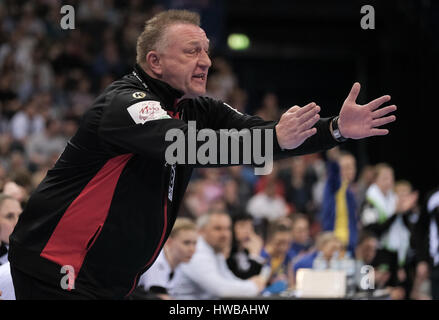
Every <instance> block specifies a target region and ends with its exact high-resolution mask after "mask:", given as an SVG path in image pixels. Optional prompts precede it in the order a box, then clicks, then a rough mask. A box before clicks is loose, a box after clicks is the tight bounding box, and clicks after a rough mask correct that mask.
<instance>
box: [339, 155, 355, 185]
mask: <svg viewBox="0 0 439 320" xmlns="http://www.w3.org/2000/svg"><path fill="white" fill-rule="evenodd" d="M339 164H340V173H341V178H342V180H343V181H346V182H348V183H351V182H352V181H354V179H355V175H356V173H357V168H356V165H355V158H354V157H353V156H351V155H344V156H342V157H341V158H340V161H339Z"/></svg>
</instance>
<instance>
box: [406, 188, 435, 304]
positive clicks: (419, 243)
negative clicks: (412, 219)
mask: <svg viewBox="0 0 439 320" xmlns="http://www.w3.org/2000/svg"><path fill="white" fill-rule="evenodd" d="M438 230H439V187H437V188H435V189H433V190H431V191H430V192H429V193H428V194H427V196H426V198H425V201H424V203H423V204H422V209H421V214H420V217H419V220H418V223H417V224H416V227H415V252H416V262H417V264H416V277H415V280H414V283H413V287H414V288H413V290H412V292H413V294H415V296H414V297H412V298H418V299H422V298H423V297H419V296H416V294H417V295H419V294H421V295H422V293H420V292H419V291H420V290H419V289H420V288H419V287H420V286H421V285H422V282H423V281H425V280H426V279H428V278H429V279H430V284H431V298H432V299H434V300H438V299H439V231H438Z"/></svg>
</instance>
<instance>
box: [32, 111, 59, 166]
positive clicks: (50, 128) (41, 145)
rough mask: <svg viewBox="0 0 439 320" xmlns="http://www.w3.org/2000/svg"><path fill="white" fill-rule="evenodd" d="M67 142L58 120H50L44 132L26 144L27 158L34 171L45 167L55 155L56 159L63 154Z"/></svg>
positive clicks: (33, 136)
mask: <svg viewBox="0 0 439 320" xmlns="http://www.w3.org/2000/svg"><path fill="white" fill-rule="evenodd" d="M66 143H67V140H66V139H65V138H64V137H63V136H62V135H61V125H60V123H59V121H58V120H55V119H48V120H47V121H46V128H45V130H44V131H43V132H40V133H37V134H35V135H32V136H31V137H30V138H29V139H28V140H27V142H26V145H25V147H26V156H27V158H28V159H29V162H30V165H31V166H32V169H34V170H33V171H35V169H37V168H38V167H40V166H44V165H46V164H47V162H48V161H49V160H50V159H51V157H52V156H53V155H54V154H55V155H56V158H58V156H59V155H60V154H61V153H62V151H63V150H64V148H65V146H66Z"/></svg>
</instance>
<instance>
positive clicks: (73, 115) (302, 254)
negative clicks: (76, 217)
mask: <svg viewBox="0 0 439 320" xmlns="http://www.w3.org/2000/svg"><path fill="white" fill-rule="evenodd" d="M145 3H146V5H145ZM73 4H74V5H75V9H76V19H77V21H76V25H77V28H76V29H74V30H69V31H66V30H62V29H61V28H60V24H59V21H60V6H61V3H60V2H59V1H56V0H38V1H0V191H1V192H2V196H5V197H11V198H12V199H15V200H17V201H18V203H19V204H20V205H21V207H24V206H25V204H26V201H27V198H28V197H29V195H30V194H31V192H32V190H34V188H35V187H36V186H37V185H38V184H39V182H40V181H41V180H42V179H43V178H44V176H45V174H46V172H47V170H49V169H50V168H51V167H52V166H53V165H54V163H55V162H56V160H57V159H58V157H59V155H60V153H61V152H62V151H63V149H64V147H65V145H66V143H67V142H68V140H69V138H70V137H72V136H73V135H74V133H75V132H76V129H77V128H78V125H79V122H80V118H81V115H82V114H83V113H84V111H85V110H86V109H87V108H88V106H90V105H91V104H92V102H93V100H94V98H95V97H96V96H97V95H98V93H100V92H101V91H102V90H103V89H104V88H105V87H106V86H107V85H108V84H110V83H111V82H112V81H114V80H116V79H118V78H119V77H121V76H123V75H124V74H126V73H128V72H130V71H131V68H132V66H133V63H134V61H135V46H136V40H137V36H138V35H139V34H140V32H141V30H142V28H143V26H144V22H145V21H146V20H147V19H148V18H150V17H152V16H153V15H154V14H155V13H157V12H158V11H160V10H162V9H163V8H164V6H160V5H154V6H153V5H151V4H150V3H147V2H144V1H140V0H139V1H138V0H131V1H112V0H102V1H78V2H77V3H76V2H75V1H73ZM79 26H80V27H79ZM214 52H215V50H214ZM212 60H213V61H212V62H213V65H212V70H211V72H210V75H209V80H208V88H207V95H209V96H211V97H214V98H217V99H220V100H223V101H225V102H227V103H228V104H230V105H231V106H233V107H234V108H236V109H238V110H240V111H243V112H248V113H252V114H255V115H258V116H260V117H262V118H263V119H266V120H278V119H279V117H280V115H281V113H282V112H283V110H284V109H285V108H287V107H288V106H280V105H279V104H278V99H277V96H276V93H275V92H267V93H266V94H265V96H264V97H263V99H262V100H261V101H260V103H259V105H255V106H248V105H247V101H248V96H247V93H246V91H245V90H243V89H242V88H241V87H240V83H239V81H238V76H237V75H236V74H235V73H234V70H233V68H232V66H231V64H230V62H229V61H228V60H227V58H225V57H222V56H213V59H212ZM7 199H10V198H7ZM5 201H6V200H5ZM5 201H4V200H3V199H0V228H1V230H2V231H1V232H0V235H1V239H0V242H1V243H2V248H3V247H5V246H7V242H8V233H10V232H11V230H9V229H10V226H11V225H12V228H13V225H14V223H16V219H17V215H11V214H9V213H10V211H11V210H10V209H9V207H10V206H11V204H9V205H8V207H7V208H6V209H3V207H4V203H6V202H5ZM423 202H424V200H423V199H419V196H418V194H417V192H416V190H414V189H413V186H412V185H411V184H410V182H409V181H395V173H394V171H393V169H392V167H391V166H389V165H387V164H385V163H381V164H377V165H375V164H374V165H366V166H363V167H362V168H358V167H357V164H356V159H355V157H354V156H353V155H352V154H350V153H348V152H346V151H344V150H343V146H342V147H341V149H339V148H334V149H332V150H330V151H328V152H327V153H321V154H312V155H307V156H300V157H295V158H290V159H286V160H282V161H278V162H276V163H275V166H274V170H273V172H272V173H271V174H270V175H267V176H255V175H254V173H253V168H250V167H246V166H236V167H229V168H221V169H211V168H208V169H197V170H196V171H195V173H194V175H193V178H192V180H191V182H190V184H189V187H188V190H187V192H186V195H185V199H184V201H183V204H182V207H181V210H180V214H179V216H180V217H181V218H185V219H186V220H187V221H193V222H195V221H198V226H197V227H196V229H197V231H200V232H201V234H202V235H203V237H204V240H203V241H204V242H205V243H203V245H205V246H208V247H209V246H210V247H212V248H214V251H215V253H216V254H218V253H221V254H222V255H223V256H224V259H225V260H224V261H225V263H226V265H227V266H226V267H227V268H228V271H227V272H229V273H230V272H232V273H233V276H234V277H236V278H237V279H242V281H247V282H245V283H248V281H253V283H255V284H256V285H257V287H258V290H257V292H258V293H260V292H261V291H262V292H264V291H265V292H268V293H279V292H281V291H284V290H286V289H287V288H294V286H295V279H296V278H295V272H296V271H297V270H298V269H299V268H314V269H319V270H321V269H331V268H334V269H337V268H338V269H340V268H343V267H341V264H340V263H338V262H340V261H344V260H352V261H361V262H362V263H363V264H364V265H372V266H374V268H375V289H380V288H381V289H384V288H387V289H388V292H389V294H390V296H391V298H393V299H428V298H431V297H432V295H433V296H435V297H438V296H437V295H438V293H437V290H438V289H437V284H436V285H434V283H432V280H431V270H432V266H433V265H434V263H432V262H431V259H432V255H431V252H429V242H428V239H427V240H426V237H427V236H426V235H427V234H429V229H428V228H429V225H428V223H425V222H424V220H425V219H422V216H423V215H428V213H426V212H424V209H423V207H424V203H423ZM15 206H17V203H15ZM204 216H206V217H207V216H208V219H207V218H205V219H204V220H206V221H204V222H202V223H201V224H200V222H199V221H200V219H201V220H202V218H203V217H204ZM7 226H9V228H8V227H7ZM210 227H212V228H213V229H212V230H210V229H209V228H210ZM214 227H216V229H215V228H214ZM221 228H223V229H221ZM189 229H191V228H189ZM191 230H195V227H192V229H191ZM215 230H216V231H215ZM209 232H213V233H214V234H213V236H212V237H210V236H209ZM215 232H217V233H216V234H215ZM221 232H222V233H221ZM215 237H216V238H215ZM171 238H172V236H171ZM215 241H216V242H215ZM191 245H192V246H193V251H194V252H195V254H194V259H195V257H197V252H196V250H202V249H203V248H201V249H200V248H199V247H200V244H199V243H197V245H196V248H195V243H191ZM5 250H7V249H2V251H5ZM194 252H192V253H191V254H190V256H192V254H193V253H194ZM2 254H3V253H2ZM186 258H187V257H186ZM433 258H434V257H433ZM183 260H184V259H183ZM186 260H188V259H186ZM182 262H183V264H185V265H184V268H186V271H185V274H186V276H187V277H188V279H191V281H192V282H193V284H192V286H197V288H198V291H203V290H204V291H208V290H210V289H212V288H211V287H212V286H210V287H209V286H208V287H206V288H204V286H203V284H200V283H197V279H194V277H195V278H196V277H197V274H198V276H199V277H200V279H202V277H201V274H200V273H199V272H196V273H195V275H193V274H191V272H190V271H188V270H187V269H188V268H190V263H191V262H188V261H182ZM2 263H4V261H3V262H2ZM266 266H267V267H268V268H266V269H265V267H266ZM184 268H183V269H184ZM267 270H268V271H267ZM183 271H184V270H183ZM201 272H202V271H201ZM183 273H184V272H183ZM261 273H263V274H264V275H263V277H262V276H261ZM348 273H349V271H348ZM182 277H183V276H182ZM255 277H260V278H259V279H257V278H255ZM230 278H231V276H230ZM200 281H201V280H200ZM202 281H207V282H208V281H210V280H209V278H207V279H204V280H202ZM436 281H437V279H436ZM433 282H434V281H433ZM188 283H189V282H188V281H186V285H190V284H188ZM181 286H183V284H181ZM238 286H239V285H238ZM242 286H244V282H243V283H242ZM150 287H151V285H149V287H148V288H150ZM148 288H146V287H145V291H147V289H148ZM434 288H436V289H434ZM216 289H218V288H216ZM212 290H213V289H212ZM248 290H250V289H248ZM435 290H436V292H435ZM170 293H171V291H169V292H167V294H170ZM238 295H241V294H240V293H239V290H237V292H234V291H233V290H224V291H214V292H211V293H210V294H207V295H202V294H201V295H197V294H196V293H194V292H192V293H187V292H186V293H185V292H183V293H181V295H178V294H176V295H175V297H177V298H187V297H190V298H200V297H214V298H215V297H220V296H238ZM171 296H172V294H171Z"/></svg>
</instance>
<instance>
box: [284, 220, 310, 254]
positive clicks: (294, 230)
mask: <svg viewBox="0 0 439 320" xmlns="http://www.w3.org/2000/svg"><path fill="white" fill-rule="evenodd" d="M291 221H292V223H291V240H292V241H291V246H290V249H289V250H288V256H289V258H290V259H291V261H292V263H295V262H296V261H298V260H299V259H300V258H301V257H302V256H303V255H305V254H306V253H307V252H308V250H309V249H310V248H311V246H312V239H311V237H310V230H309V220H308V217H307V216H306V215H304V214H302V213H294V214H293V215H292V216H291Z"/></svg>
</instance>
